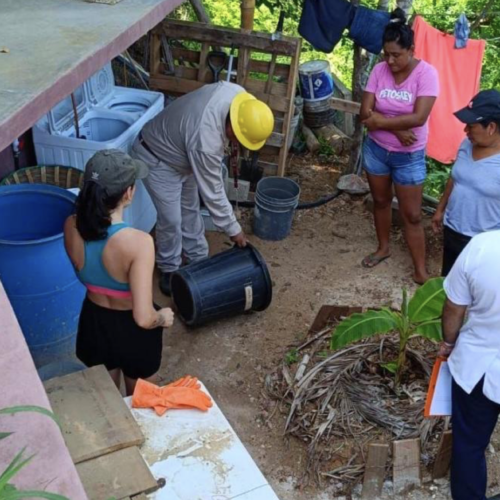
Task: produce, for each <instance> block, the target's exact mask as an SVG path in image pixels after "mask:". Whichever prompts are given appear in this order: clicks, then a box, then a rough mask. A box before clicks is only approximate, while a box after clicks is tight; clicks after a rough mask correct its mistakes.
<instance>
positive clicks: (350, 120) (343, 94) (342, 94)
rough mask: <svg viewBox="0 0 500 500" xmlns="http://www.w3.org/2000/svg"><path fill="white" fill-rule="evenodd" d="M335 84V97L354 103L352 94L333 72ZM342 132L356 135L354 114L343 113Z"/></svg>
mask: <svg viewBox="0 0 500 500" xmlns="http://www.w3.org/2000/svg"><path fill="white" fill-rule="evenodd" d="M332 78H333V84H334V97H337V98H340V99H343V100H348V101H352V92H351V91H350V90H349V89H348V88H347V87H346V86H345V85H344V83H343V82H342V80H341V79H340V78H339V77H338V76H337V75H336V74H335V73H334V72H333V71H332ZM342 125H343V127H341V128H342V130H343V131H344V132H345V133H346V134H347V135H348V136H351V135H352V134H353V133H354V116H353V114H352V113H343V115H342Z"/></svg>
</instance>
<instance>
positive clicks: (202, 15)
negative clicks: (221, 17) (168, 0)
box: [189, 0, 211, 24]
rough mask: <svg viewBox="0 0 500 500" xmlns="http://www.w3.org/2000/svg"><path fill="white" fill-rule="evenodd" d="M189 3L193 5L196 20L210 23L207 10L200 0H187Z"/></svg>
mask: <svg viewBox="0 0 500 500" xmlns="http://www.w3.org/2000/svg"><path fill="white" fill-rule="evenodd" d="M189 3H190V4H191V5H192V6H193V10H194V13H195V14H196V17H197V18H198V21H200V22H202V23H205V24H210V22H211V21H210V16H209V15H208V12H207V11H206V10H205V7H204V5H203V2H202V0H189Z"/></svg>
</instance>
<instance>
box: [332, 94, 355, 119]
mask: <svg viewBox="0 0 500 500" xmlns="http://www.w3.org/2000/svg"><path fill="white" fill-rule="evenodd" d="M330 106H331V108H332V109H336V110H338V111H344V112H345V113H352V114H353V115H359V112H360V110H361V104H360V103H359V102H354V101H346V100H344V99H337V98H336V97H332V99H330Z"/></svg>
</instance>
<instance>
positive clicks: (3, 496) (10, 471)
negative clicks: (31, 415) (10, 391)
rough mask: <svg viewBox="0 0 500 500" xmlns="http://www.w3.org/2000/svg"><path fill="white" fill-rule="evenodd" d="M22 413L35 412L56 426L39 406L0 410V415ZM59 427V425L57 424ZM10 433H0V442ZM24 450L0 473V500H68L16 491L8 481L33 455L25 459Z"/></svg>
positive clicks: (32, 491)
mask: <svg viewBox="0 0 500 500" xmlns="http://www.w3.org/2000/svg"><path fill="white" fill-rule="evenodd" d="M22 412H35V413H41V414H42V415H45V416H47V417H50V418H51V419H52V420H54V421H55V422H56V423H57V424H58V422H57V419H56V417H55V415H54V414H53V413H52V412H51V411H49V410H47V409H46V408H42V407H40V406H33V405H27V406H12V407H10V408H3V409H0V415H12V414H14V413H22ZM58 425H59V424H58ZM12 434H13V433H12V432H0V441H1V440H2V439H6V438H8V437H9V436H11V435H12ZM25 451H26V448H23V449H22V450H21V451H20V452H19V453H18V454H17V455H16V456H15V457H14V458H13V459H12V461H11V462H10V464H9V465H8V466H7V468H6V469H5V470H4V471H3V472H2V473H0V500H20V499H23V498H45V499H46V500H69V499H68V498H67V497H65V496H62V495H58V494H56V493H50V492H48V491H37V490H22V491H21V490H18V489H17V488H16V487H15V486H14V485H13V484H11V483H10V481H11V480H12V479H13V478H14V476H15V475H16V474H17V473H18V472H19V471H20V470H21V469H22V468H23V467H25V466H26V465H28V464H29V462H31V460H33V458H34V457H35V455H31V456H29V457H27V458H26V457H25Z"/></svg>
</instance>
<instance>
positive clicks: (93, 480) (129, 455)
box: [76, 446, 158, 500]
mask: <svg viewBox="0 0 500 500" xmlns="http://www.w3.org/2000/svg"><path fill="white" fill-rule="evenodd" d="M76 470H77V471H78V474H79V475H80V479H81V480H82V484H83V487H84V489H85V492H86V493H87V496H88V498H89V500H104V499H106V498H116V499H123V498H126V497H131V496H133V495H137V494H139V493H150V492H152V491H155V490H157V489H158V483H157V482H156V479H155V478H154V477H153V475H152V474H151V471H150V470H149V467H148V466H147V464H146V462H145V461H144V458H143V457H142V455H141V452H140V451H139V448H137V447H136V446H132V447H130V448H125V449H124V450H118V451H115V452H113V453H108V454H107V455H102V456H100V457H97V458H93V459H92V460H87V461H86V462H82V463H80V464H78V465H77V466H76Z"/></svg>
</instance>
